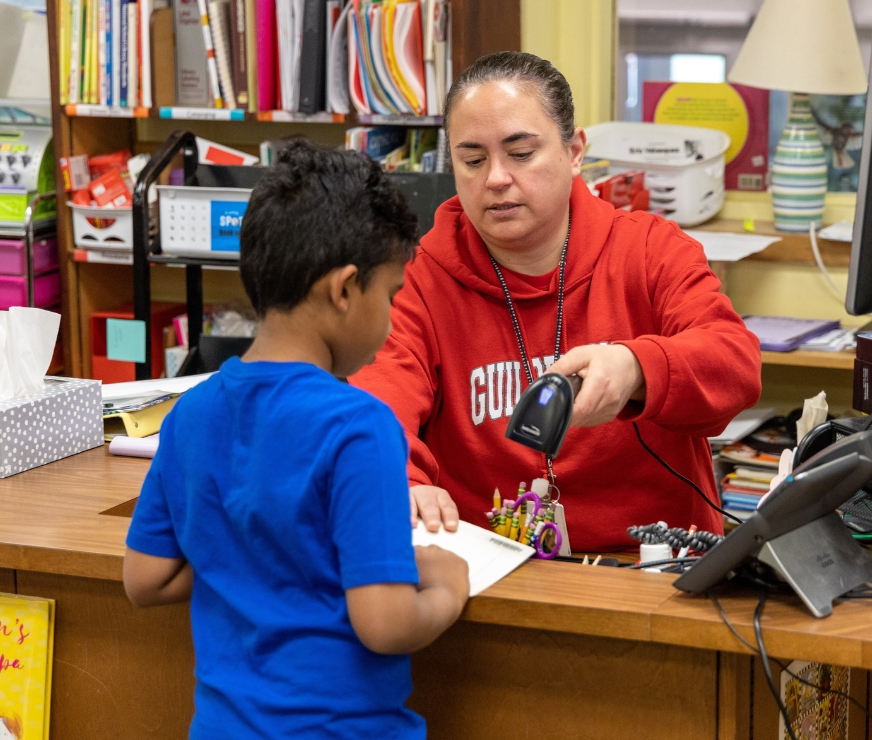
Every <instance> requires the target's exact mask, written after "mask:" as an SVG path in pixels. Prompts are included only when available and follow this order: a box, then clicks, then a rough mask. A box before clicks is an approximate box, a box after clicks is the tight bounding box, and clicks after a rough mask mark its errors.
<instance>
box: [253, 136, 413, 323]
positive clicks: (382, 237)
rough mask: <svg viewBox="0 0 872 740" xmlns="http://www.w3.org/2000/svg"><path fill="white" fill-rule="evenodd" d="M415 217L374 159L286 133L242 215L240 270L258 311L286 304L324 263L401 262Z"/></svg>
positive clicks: (365, 275) (363, 276)
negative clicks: (287, 138)
mask: <svg viewBox="0 0 872 740" xmlns="http://www.w3.org/2000/svg"><path fill="white" fill-rule="evenodd" d="M417 243H418V218H417V216H415V214H414V213H413V212H412V211H411V210H410V209H409V206H408V204H407V203H406V199H405V198H404V197H403V195H402V193H400V191H399V190H398V189H397V188H396V186H394V184H393V183H392V182H390V180H389V179H388V177H387V175H386V174H385V173H384V172H383V171H382V169H381V167H379V165H378V164H377V163H376V162H373V161H372V160H371V159H370V158H369V157H367V156H366V155H364V154H360V153H359V152H353V151H336V150H332V149H327V148H326V147H323V146H320V145H318V144H314V143H313V142H311V141H308V140H307V139H304V138H302V137H299V138H294V139H291V140H290V142H289V143H288V145H287V147H285V148H284V149H283V150H282V151H281V152H279V154H278V157H277V162H276V165H275V166H274V167H270V168H269V170H267V172H266V173H265V174H264V176H263V178H262V179H261V180H260V182H259V183H258V185H257V187H255V189H254V191H253V192H252V194H251V199H250V200H249V202H248V208H247V209H246V212H245V217H244V219H243V221H242V232H241V235H240V255H239V272H240V274H241V276H242V283H243V285H244V286H245V291H246V293H248V297H249V299H251V303H252V305H253V306H254V310H255V311H256V312H257V315H258V316H263V315H265V314H266V312H267V310H268V309H271V308H276V309H280V310H290V309H292V308H293V307H294V306H296V305H297V304H298V303H300V302H301V301H302V300H303V299H304V298H305V297H306V295H307V294H308V293H309V290H310V289H311V288H312V286H313V285H314V284H315V282H316V281H318V280H319V279H320V278H322V277H323V276H324V275H326V274H327V273H328V272H329V271H330V270H333V269H335V268H337V267H343V266H345V265H356V266H357V268H358V270H359V273H358V279H359V281H360V285H361V288H362V289H364V290H365V289H366V286H367V282H368V280H369V278H370V277H371V276H372V272H373V270H374V269H375V268H376V267H378V266H379V265H383V264H386V263H388V262H406V261H408V260H409V259H410V258H411V257H412V254H413V253H414V249H415V245H416V244H417Z"/></svg>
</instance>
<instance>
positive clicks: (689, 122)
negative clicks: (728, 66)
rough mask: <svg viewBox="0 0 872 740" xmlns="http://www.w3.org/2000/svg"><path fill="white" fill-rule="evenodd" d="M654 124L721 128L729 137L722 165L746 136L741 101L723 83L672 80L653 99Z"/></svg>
mask: <svg viewBox="0 0 872 740" xmlns="http://www.w3.org/2000/svg"><path fill="white" fill-rule="evenodd" d="M654 123H669V124H673V125H680V126H699V127H700V128H710V129H716V130H718V131H723V132H724V133H726V134H727V136H729V137H730V148H729V149H727V152H726V154H725V155H724V159H725V163H726V164H729V163H730V162H732V161H733V159H735V157H736V155H737V154H738V153H739V152H740V151H742V147H743V146H745V140H746V139H747V138H748V109H747V108H746V107H745V101H743V100H742V98H741V96H740V95H739V93H737V92H736V91H735V90H734V89H733V88H732V87H731V86H730V85H728V84H726V83H722V84H712V83H710V82H703V83H700V82H676V83H675V84H673V85H670V86H669V88H668V89H667V90H666V92H664V93H663V96H662V97H661V98H660V100H659V101H658V102H657V108H656V109H655V110H654Z"/></svg>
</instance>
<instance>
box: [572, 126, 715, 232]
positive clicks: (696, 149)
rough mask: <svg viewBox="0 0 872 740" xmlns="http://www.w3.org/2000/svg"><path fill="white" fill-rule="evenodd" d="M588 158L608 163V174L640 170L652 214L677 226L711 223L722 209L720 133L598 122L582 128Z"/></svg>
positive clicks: (701, 129)
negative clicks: (657, 213) (658, 211)
mask: <svg viewBox="0 0 872 740" xmlns="http://www.w3.org/2000/svg"><path fill="white" fill-rule="evenodd" d="M585 130H586V132H587V141H588V145H587V151H586V152H585V153H586V154H587V155H588V156H591V157H599V158H601V159H607V160H609V172H610V174H613V175H614V174H617V173H619V172H626V171H627V170H643V171H644V172H645V187H646V188H647V189H648V190H649V191H650V193H651V209H652V210H653V209H655V208H662V209H663V211H664V215H665V217H666V218H668V219H671V220H673V221H676V222H677V223H678V224H679V225H680V226H695V225H696V224H700V223H702V222H703V221H707V220H708V219H710V218H712V216H714V215H715V214H716V213H717V212H718V211H720V210H721V208H722V207H723V205H724V153H725V152H726V151H727V148H728V147H729V145H730V137H729V136H727V135H726V134H725V133H723V132H722V131H714V130H712V129H706V128H696V127H694V126H667V125H664V124H659V123H626V122H617V121H614V122H610V123H599V124H596V125H595V126H590V127H589V128H587V129H585Z"/></svg>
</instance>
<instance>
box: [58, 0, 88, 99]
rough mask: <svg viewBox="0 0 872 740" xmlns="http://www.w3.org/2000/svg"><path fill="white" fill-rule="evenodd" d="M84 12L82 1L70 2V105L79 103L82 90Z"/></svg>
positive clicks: (68, 94) (68, 85)
mask: <svg viewBox="0 0 872 740" xmlns="http://www.w3.org/2000/svg"><path fill="white" fill-rule="evenodd" d="M84 12H85V3H84V1H83V0H72V6H71V8H70V73H69V76H68V78H67V82H66V85H67V89H68V93H67V99H68V100H69V102H70V103H74V104H75V103H79V102H81V98H80V95H81V89H82V74H81V71H82V66H81V61H82V33H83V31H84V28H83V25H82V20H83V15H84ZM61 87H63V84H62V85H61Z"/></svg>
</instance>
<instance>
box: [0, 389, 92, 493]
mask: <svg viewBox="0 0 872 740" xmlns="http://www.w3.org/2000/svg"><path fill="white" fill-rule="evenodd" d="M102 444H103V399H102V395H101V391H100V381H99V380H81V379H78V378H55V377H51V376H49V377H47V378H46V379H45V388H43V389H42V390H41V391H38V392H36V393H31V394H29V395H26V396H18V397H16V398H10V399H9V400H8V401H0V478H8V477H9V476H10V475H15V474H16V473H23V472H24V471H25V470H30V469H31V468H35V467H38V466H39V465H45V464H46V463H50V462H54V461H55V460H60V459H61V458H62V457H68V456H69V455H75V454H76V453H78V452H84V451H85V450H90V449H91V448H93V447H99V446H100V445H102Z"/></svg>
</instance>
